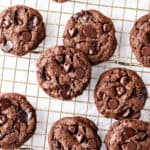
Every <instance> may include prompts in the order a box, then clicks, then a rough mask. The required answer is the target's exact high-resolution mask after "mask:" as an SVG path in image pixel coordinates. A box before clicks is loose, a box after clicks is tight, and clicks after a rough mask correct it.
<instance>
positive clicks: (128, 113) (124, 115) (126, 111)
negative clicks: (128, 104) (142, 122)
mask: <svg viewBox="0 0 150 150" xmlns="http://www.w3.org/2000/svg"><path fill="white" fill-rule="evenodd" d="M129 115H131V109H130V108H128V109H127V110H125V111H124V112H123V114H122V117H124V118H126V117H128V116H129Z"/></svg>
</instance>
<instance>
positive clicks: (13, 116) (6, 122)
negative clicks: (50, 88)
mask: <svg viewBox="0 0 150 150" xmlns="http://www.w3.org/2000/svg"><path fill="white" fill-rule="evenodd" d="M35 128H36V114H35V110H34V109H33V107H32V106H31V105H30V104H29V102H27V99H26V97H24V96H23V95H20V94H17V93H5V94H1V95H0V148H2V149H7V150H8V149H9V150H10V149H15V148H18V147H19V146H21V145H22V144H23V143H24V142H26V141H27V140H28V139H29V138H30V137H31V136H32V135H33V133H34V131H35Z"/></svg>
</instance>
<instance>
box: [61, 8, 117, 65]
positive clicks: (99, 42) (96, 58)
mask: <svg viewBox="0 0 150 150" xmlns="http://www.w3.org/2000/svg"><path fill="white" fill-rule="evenodd" d="M63 42H64V45H66V46H70V47H73V48H76V49H80V50H81V51H83V52H84V53H85V54H86V55H87V56H88V58H89V60H90V61H91V63H92V64H97V63H100V62H104V61H106V60H108V59H109V58H110V57H111V56H112V55H113V53H114V51H115V48H116V45H117V41H116V38H115V29H114V25H113V22H112V21H111V19H109V18H107V17H105V16H104V15H103V14H101V13H100V12H98V11H96V10H86V11H81V12H79V13H77V14H74V15H73V16H72V17H71V18H70V19H69V21H68V23H67V25H66V28H65V31H64V35H63Z"/></svg>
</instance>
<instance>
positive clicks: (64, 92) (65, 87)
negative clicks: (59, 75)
mask: <svg viewBox="0 0 150 150" xmlns="http://www.w3.org/2000/svg"><path fill="white" fill-rule="evenodd" d="M69 89H70V86H69V85H67V84H64V85H61V86H60V91H59V92H60V94H61V95H62V96H63V98H66V97H68V95H69V93H68V92H69Z"/></svg>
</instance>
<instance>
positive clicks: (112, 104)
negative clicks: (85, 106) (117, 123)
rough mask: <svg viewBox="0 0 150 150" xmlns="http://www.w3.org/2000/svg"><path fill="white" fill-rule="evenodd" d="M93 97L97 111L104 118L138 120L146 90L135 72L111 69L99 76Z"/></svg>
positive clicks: (145, 97)
mask: <svg viewBox="0 0 150 150" xmlns="http://www.w3.org/2000/svg"><path fill="white" fill-rule="evenodd" d="M94 96H95V103H96V106H97V109H98V111H99V112H100V113H102V114H103V115H104V116H105V117H112V118H115V119H123V118H139V117H140V111H141V109H142V108H143V107H144V104H145V101H146V99H147V90H146V87H145V85H144V83H143V81H142V79H141V78H140V77H139V76H138V75H137V74H136V72H134V71H132V70H128V69H125V68H112V69H110V70H108V71H106V72H104V73H103V74H102V75H101V76H100V79H99V81H98V83H97V85H96V87H95V91H94Z"/></svg>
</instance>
